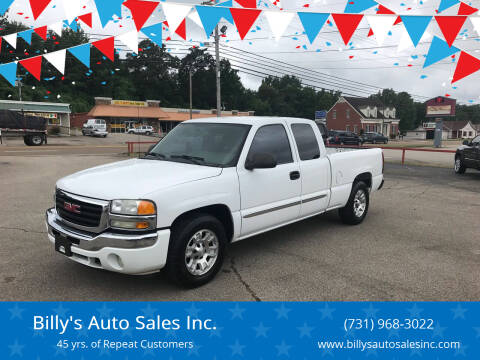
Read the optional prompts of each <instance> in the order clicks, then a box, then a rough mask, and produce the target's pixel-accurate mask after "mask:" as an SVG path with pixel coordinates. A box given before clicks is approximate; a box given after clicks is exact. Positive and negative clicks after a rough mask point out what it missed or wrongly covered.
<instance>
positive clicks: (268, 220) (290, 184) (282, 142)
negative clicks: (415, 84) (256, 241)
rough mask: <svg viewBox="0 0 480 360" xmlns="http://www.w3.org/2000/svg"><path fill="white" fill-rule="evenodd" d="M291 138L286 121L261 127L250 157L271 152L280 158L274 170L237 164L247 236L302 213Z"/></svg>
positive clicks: (248, 156)
mask: <svg viewBox="0 0 480 360" xmlns="http://www.w3.org/2000/svg"><path fill="white" fill-rule="evenodd" d="M292 148H293V147H292V146H291V139H290V138H289V135H288V133H287V131H286V129H285V126H284V125H283V124H272V125H265V126H262V127H260V128H259V129H258V130H257V132H256V134H255V136H254V138H253V141H252V143H251V146H250V149H249V151H248V155H247V159H249V158H251V157H252V156H253V154H256V153H268V154H271V155H273V156H274V157H275V158H276V160H277V166H276V167H275V168H273V169H254V170H247V169H245V161H241V162H239V164H238V167H237V172H238V179H239V183H240V198H241V211H240V213H241V216H242V230H241V236H242V237H244V236H248V235H252V234H255V233H257V232H260V231H262V230H266V229H268V228H272V227H275V226H279V225H281V224H284V223H287V222H289V221H293V220H295V219H297V218H298V217H299V216H300V207H301V191H302V188H301V184H302V183H301V179H300V176H301V174H300V169H299V164H298V162H297V161H296V157H294V155H293V153H292Z"/></svg>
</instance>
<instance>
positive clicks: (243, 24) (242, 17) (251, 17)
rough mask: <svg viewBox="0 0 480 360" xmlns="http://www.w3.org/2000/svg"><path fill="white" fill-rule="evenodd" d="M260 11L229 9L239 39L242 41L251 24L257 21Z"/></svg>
mask: <svg viewBox="0 0 480 360" xmlns="http://www.w3.org/2000/svg"><path fill="white" fill-rule="evenodd" d="M261 12H262V11H261V10H255V9H235V8H230V13H231V14H232V17H233V21H234V22H235V25H236V27H237V30H238V33H239V34H240V38H241V39H242V40H243V39H244V38H245V36H246V35H247V34H248V32H249V31H250V28H251V27H252V25H253V23H254V22H255V21H256V20H257V18H258V16H259V15H260V13H261Z"/></svg>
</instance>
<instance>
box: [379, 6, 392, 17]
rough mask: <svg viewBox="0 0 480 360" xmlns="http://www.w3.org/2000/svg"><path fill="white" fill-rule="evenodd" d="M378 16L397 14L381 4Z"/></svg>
mask: <svg viewBox="0 0 480 360" xmlns="http://www.w3.org/2000/svg"><path fill="white" fill-rule="evenodd" d="M377 14H380V15H395V12H393V11H392V10H390V9H389V8H387V7H385V6H383V5H381V4H379V5H378V10H377Z"/></svg>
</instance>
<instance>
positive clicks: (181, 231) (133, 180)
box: [46, 117, 383, 287]
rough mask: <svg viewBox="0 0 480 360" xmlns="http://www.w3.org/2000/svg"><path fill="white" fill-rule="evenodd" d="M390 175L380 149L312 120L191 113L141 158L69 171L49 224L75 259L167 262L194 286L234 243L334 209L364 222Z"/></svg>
mask: <svg viewBox="0 0 480 360" xmlns="http://www.w3.org/2000/svg"><path fill="white" fill-rule="evenodd" d="M382 185H383V154H382V150H381V149H361V150H358V149H355V150H354V149H326V148H325V146H324V144H323V140H322V136H321V133H320V131H319V129H318V126H317V125H316V124H315V123H314V122H313V121H310V120H304V119H291V118H274V117H235V118H222V119H221V120H218V119H217V118H214V119H202V120H193V121H187V122H185V123H182V124H180V125H178V126H177V127H176V128H175V129H174V130H173V131H172V132H170V133H169V134H168V135H167V136H166V137H165V138H164V139H163V140H161V141H160V142H159V143H158V144H157V145H156V146H154V147H153V148H152V149H151V150H150V151H149V152H148V153H147V154H146V155H145V156H144V157H142V158H140V159H131V160H126V161H121V162H117V163H113V164H108V165H103V166H99V167H95V168H92V169H88V170H85V171H81V172H79V173H76V174H73V175H70V176H67V177H65V178H63V179H60V180H59V181H58V182H57V184H56V191H55V207H54V208H51V209H49V210H47V213H46V225H47V229H48V238H49V240H50V241H51V243H52V244H53V245H54V246H55V250H57V251H58V252H60V253H62V254H63V255H65V256H67V257H69V258H70V259H72V260H74V261H77V262H79V263H82V264H84V265H88V266H91V267H95V268H101V269H106V270H110V271H116V272H121V273H127V274H147V273H153V272H157V271H159V270H161V269H162V268H165V270H166V271H167V273H168V275H169V277H170V278H171V279H172V280H175V281H176V282H177V283H180V284H182V285H184V286H187V287H195V286H199V285H202V284H204V283H206V282H208V281H210V280H211V279H212V278H213V277H214V276H215V275H216V273H217V272H218V270H219V269H220V267H221V266H222V261H223V258H224V256H225V248H226V246H227V245H228V244H229V243H231V242H235V241H239V240H243V239H246V238H249V237H251V236H254V235H257V234H260V233H263V232H266V231H269V230H272V229H275V228H278V227H281V226H285V225H288V224H291V223H293V222H296V221H299V220H302V219H305V218H308V217H311V216H315V215H318V214H321V213H324V212H326V211H330V210H334V209H339V214H340V218H341V219H342V220H343V222H345V223H347V224H352V225H356V224H360V223H361V222H362V221H363V219H364V218H365V216H366V215H367V212H368V208H369V198H370V194H371V193H372V192H374V191H376V190H379V189H380V188H381V187H382Z"/></svg>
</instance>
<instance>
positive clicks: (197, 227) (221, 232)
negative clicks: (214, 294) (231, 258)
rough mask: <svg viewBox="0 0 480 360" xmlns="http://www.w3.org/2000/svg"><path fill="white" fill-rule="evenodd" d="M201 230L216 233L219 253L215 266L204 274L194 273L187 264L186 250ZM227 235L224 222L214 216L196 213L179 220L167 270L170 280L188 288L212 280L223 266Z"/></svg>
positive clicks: (172, 235)
mask: <svg viewBox="0 0 480 360" xmlns="http://www.w3.org/2000/svg"><path fill="white" fill-rule="evenodd" d="M201 230H208V231H210V232H212V233H214V234H215V236H216V237H217V240H218V255H217V258H216V260H215V262H214V263H213V266H212V267H211V268H210V270H209V271H208V272H206V273H205V274H202V275H194V274H192V273H191V272H190V271H189V270H188V268H187V265H186V250H187V245H188V244H189V242H190V240H191V238H192V237H193V235H195V234H196V233H197V232H199V231H201ZM226 244H227V237H226V235H225V228H224V226H223V224H222V223H221V222H220V221H219V220H218V219H217V218H216V217H214V216H211V215H209V214H203V213H196V214H195V213H194V214H192V215H190V216H188V217H185V218H184V219H181V220H179V221H178V222H177V223H176V224H175V225H174V226H173V228H172V234H171V237H170V244H169V248H168V257H167V264H166V266H165V271H166V273H167V276H168V278H169V279H170V281H172V282H174V283H176V284H178V285H181V286H183V287H186V288H195V287H198V286H202V285H204V284H206V283H208V282H209V281H211V280H212V279H213V278H214V277H215V275H216V274H217V273H218V271H219V270H220V268H221V267H222V263H223V259H224V256H225V247H226Z"/></svg>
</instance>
